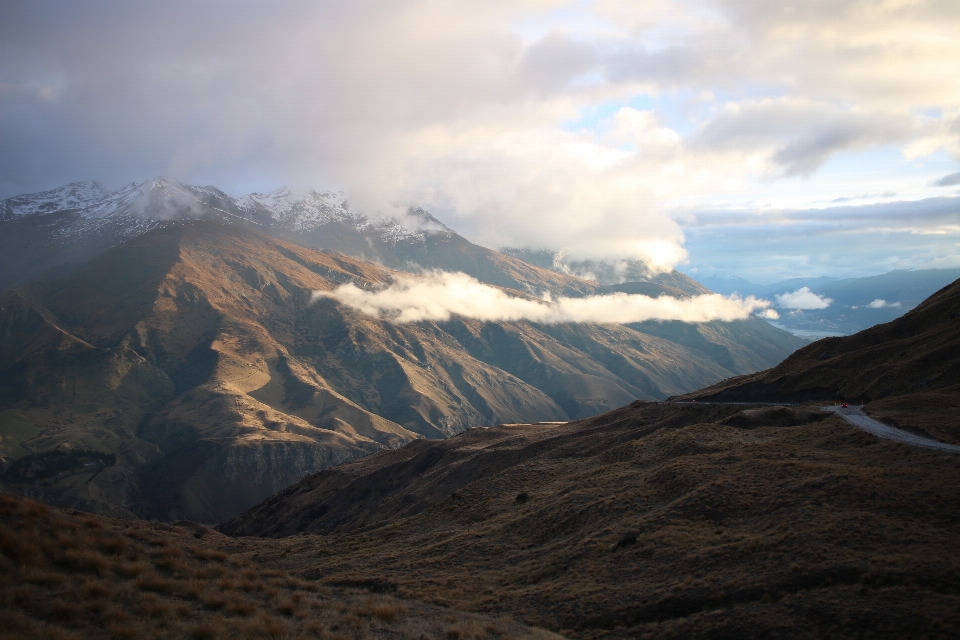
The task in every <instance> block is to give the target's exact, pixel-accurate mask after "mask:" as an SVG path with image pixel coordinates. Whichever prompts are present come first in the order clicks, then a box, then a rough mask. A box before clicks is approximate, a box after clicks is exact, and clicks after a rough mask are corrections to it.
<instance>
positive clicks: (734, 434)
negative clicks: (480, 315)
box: [221, 402, 960, 638]
mask: <svg viewBox="0 0 960 640" xmlns="http://www.w3.org/2000/svg"><path fill="white" fill-rule="evenodd" d="M221 530H222V531H224V532H226V533H229V534H231V535H248V536H249V535H266V536H288V537H280V538H278V539H275V540H262V541H261V542H260V543H259V544H265V545H266V544H273V545H275V547H273V548H275V549H277V552H275V553H276V554H278V555H274V556H273V557H274V558H275V559H274V560H272V561H269V562H267V565H266V566H270V567H272V568H278V569H293V568H297V569H299V570H300V571H303V572H304V573H303V575H304V576H306V577H309V578H313V579H317V580H320V581H322V582H326V583H330V584H334V583H349V584H356V585H368V587H369V588H372V589H376V590H377V591H379V592H390V593H394V594H395V595H397V596H398V597H404V598H413V599H418V600H423V601H426V602H429V603H433V604H441V605H444V606H450V607H453V608H458V609H465V610H471V611H477V612H499V613H509V614H510V615H512V616H514V617H516V618H517V619H520V620H523V621H524V622H526V623H528V624H535V625H538V626H543V627H546V628H550V629H553V630H557V631H560V632H561V633H562V634H563V635H565V636H568V637H579V638H599V637H620V638H640V637H658V638H721V637H723V638H726V637H737V638H769V637H780V638H827V637H832V638H855V637H888V638H897V637H944V638H946V637H955V635H956V634H957V633H960V618H958V616H957V613H956V612H957V611H958V610H960V609H958V607H960V552H958V550H957V547H956V544H955V541H956V537H957V534H958V530H960V457H958V456H954V455H951V454H944V453H938V452H933V451H927V450H911V449H909V448H907V447H906V446H903V445H899V444H894V443H890V442H886V441H882V440H878V439H876V438H874V437H873V436H871V435H869V434H866V433H864V432H862V431H859V430H857V429H856V428H854V427H852V426H851V425H849V424H847V423H845V422H843V421H842V420H841V419H839V418H837V417H836V416H833V415H829V414H826V413H821V412H818V411H817V408H816V407H806V408H784V407H779V408H778V407H750V406H739V405H738V406H730V405H726V406H723V405H703V406H697V405H694V404H688V405H681V404H670V403H642V402H639V403H636V404H634V405H632V406H630V407H625V408H623V409H620V410H617V411H614V412H611V413H608V414H604V415H603V416H598V417H596V418H591V419H588V420H584V421H580V422H574V423H570V424H567V425H560V426H558V425H518V426H501V427H494V428H490V429H471V430H470V431H468V432H466V433H464V434H462V435H460V436H457V437H455V438H452V439H449V440H446V441H442V442H436V441H434V442H428V441H418V442H416V443H412V444H410V445H407V446H406V447H403V448H402V449H399V450H397V451H391V452H384V453H379V454H375V455H373V456H368V457H366V458H363V459H361V460H357V461H355V462H352V463H349V464H346V465H341V466H339V467H336V468H334V469H331V470H328V471H324V472H321V473H320V474H317V475H315V476H313V477H310V478H307V479H305V480H304V481H302V482H301V483H299V484H297V485H295V486H294V487H291V488H290V489H288V490H286V491H284V492H282V493H280V494H279V495H277V496H275V497H274V498H271V499H270V500H268V501H266V502H264V503H263V504H261V505H259V506H258V507H256V508H254V509H252V510H250V511H248V512H247V513H245V514H243V515H241V516H240V517H238V518H236V519H234V520H232V521H231V522H229V523H226V524H225V525H223V526H222V527H221ZM295 533H306V534H314V535H313V536H312V537H304V536H303V535H290V534H295ZM316 534H321V535H319V536H318V535H316ZM244 540H250V539H249V538H244ZM284 554H285V555H284Z"/></svg>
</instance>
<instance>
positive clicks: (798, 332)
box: [767, 320, 852, 342]
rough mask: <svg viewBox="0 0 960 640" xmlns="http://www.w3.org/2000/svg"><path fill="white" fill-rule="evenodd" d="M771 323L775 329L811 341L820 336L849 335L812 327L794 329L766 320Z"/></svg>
mask: <svg viewBox="0 0 960 640" xmlns="http://www.w3.org/2000/svg"><path fill="white" fill-rule="evenodd" d="M767 322H769V323H770V324H771V325H773V326H774V327H776V328H777V329H783V330H784V331H789V332H790V333H792V334H793V335H795V336H797V337H798V338H803V339H805V340H809V341H810V342H813V341H814V340H819V339H820V338H835V337H837V336H849V335H852V334H850V333H841V332H839V331H813V330H812V329H794V328H793V327H788V326H785V325H782V324H780V323H779V322H772V321H770V320H767Z"/></svg>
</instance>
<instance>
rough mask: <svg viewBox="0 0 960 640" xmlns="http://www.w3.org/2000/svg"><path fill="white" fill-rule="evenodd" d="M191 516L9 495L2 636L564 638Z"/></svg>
mask: <svg viewBox="0 0 960 640" xmlns="http://www.w3.org/2000/svg"><path fill="white" fill-rule="evenodd" d="M248 549H249V545H243V544H237V543H236V542H234V541H231V540H229V539H228V538H225V537H224V536H221V535H219V534H217V533H215V532H213V531H211V530H209V529H206V528H204V527H201V526H198V525H194V524H192V523H187V522H183V523H179V525H178V526H168V525H163V524H159V523H153V522H136V521H130V520H111V519H108V518H99V517H96V516H91V515H87V514H81V513H77V512H72V513H71V512H64V511H61V510H58V509H53V508H49V507H46V506H44V505H42V504H38V503H36V502H32V501H29V500H23V499H20V498H17V497H14V496H11V495H8V494H0V638H43V639H45V640H46V639H50V640H53V639H63V638H80V637H83V638H137V639H146V638H206V639H210V640H214V639H218V638H223V639H224V640H226V639H227V638H277V637H281V638H304V637H310V638H316V637H322V638H424V639H427V638H429V639H441V638H464V639H466V638H471V639H472V638H478V639H479V638H490V639H493V638H503V637H511V638H541V639H544V640H546V639H547V638H555V637H556V636H554V635H553V634H551V633H548V632H545V631H541V630H537V629H531V628H529V627H525V626H523V625H521V624H517V623H515V622H512V621H510V620H506V619H502V618H494V617H490V616H482V615H476V614H467V613H463V612H459V611H451V610H449V609H442V608H440V607H435V606H434V607H431V606H428V605H424V604H421V603H417V602H409V601H403V600H399V599H397V598H394V597H392V596H389V595H371V594H365V593H363V592H358V591H356V590H349V589H347V590H345V589H338V588H332V587H329V586H326V585H320V584H317V583H316V582H314V581H309V580H304V579H303V578H300V577H298V576H297V575H296V574H295V573H294V572H286V571H276V570H268V569H263V568H262V567H260V566H258V564H257V563H256V562H254V561H252V560H251V559H250V557H249V555H250V554H249V552H248Z"/></svg>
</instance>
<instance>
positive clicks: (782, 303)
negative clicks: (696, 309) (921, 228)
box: [698, 269, 960, 337]
mask: <svg viewBox="0 0 960 640" xmlns="http://www.w3.org/2000/svg"><path fill="white" fill-rule="evenodd" d="M957 278H960V269H915V270H903V269H900V270H896V271H890V272H889V273H884V274H881V275H877V276H869V277H864V278H833V277H829V276H822V277H818V278H791V279H789V280H781V281H779V282H774V283H772V284H768V285H758V284H754V283H752V282H750V281H748V280H744V279H743V278H738V277H736V276H705V277H700V278H699V279H698V282H700V283H701V284H703V285H704V286H706V287H708V288H710V289H711V290H713V291H716V292H717V293H722V294H724V295H730V294H734V293H738V294H740V295H745V296H746V295H754V296H758V297H763V298H770V299H772V300H773V301H774V302H775V305H776V306H777V307H778V308H779V310H780V315H781V317H780V320H779V322H778V323H777V325H778V326H781V327H784V328H786V329H788V330H790V331H794V332H796V333H797V335H801V336H805V337H807V336H815V337H822V336H826V335H850V334H853V333H856V332H857V331H862V330H863V329H866V328H868V327H872V326H874V325H877V324H882V323H885V322H890V321H891V320H893V319H895V318H899V317H900V316H902V315H903V314H905V313H906V312H908V311H910V310H911V309H913V308H914V307H916V306H917V305H918V304H920V302H921V301H923V300H924V299H926V298H927V297H929V296H931V295H933V293H934V292H936V291H938V290H939V289H941V288H943V287H945V286H946V285H948V284H950V283H951V282H953V281H954V280H956V279H957ZM803 288H806V289H808V290H809V291H810V293H812V294H813V295H815V296H818V297H819V298H820V299H821V300H822V301H823V302H818V303H817V305H816V306H821V305H822V306H823V308H800V309H797V308H793V306H796V305H795V304H793V306H791V304H792V303H791V302H790V301H789V298H790V294H795V293H796V292H797V291H799V290H802V289H803ZM800 306H803V305H800Z"/></svg>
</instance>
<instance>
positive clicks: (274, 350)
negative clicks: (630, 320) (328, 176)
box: [0, 222, 788, 522]
mask: <svg viewBox="0 0 960 640" xmlns="http://www.w3.org/2000/svg"><path fill="white" fill-rule="evenodd" d="M511 260H512V259H511ZM515 262H519V261H515ZM518 268H519V267H518ZM524 269H526V271H524V272H523V274H525V275H524V277H532V276H531V274H534V272H536V273H539V271H542V270H537V268H536V267H532V266H529V265H527V267H524ZM395 273H396V272H393V271H390V270H387V269H385V268H383V267H381V266H378V265H374V264H371V263H366V262H362V261H359V260H356V259H353V258H347V257H345V256H342V255H331V254H325V253H321V252H317V251H314V250H311V249H305V248H303V247H299V246H297V245H294V244H291V243H288V242H285V241H282V240H277V239H275V238H272V237H269V236H265V235H262V234H258V233H255V232H252V231H249V230H244V229H240V228H236V227H229V226H223V225H219V224H215V223H210V222H191V223H184V224H180V225H168V226H165V227H162V228H158V229H156V230H154V231H151V232H149V233H147V234H145V235H142V236H140V237H138V238H136V239H135V240H133V241H131V242H129V243H127V244H124V245H121V246H119V247H117V248H115V249H112V250H110V251H108V252H106V253H104V254H102V255H100V256H99V257H97V258H96V259H94V260H92V261H91V262H89V263H87V264H85V265H83V266H81V267H78V268H76V269H73V270H70V271H69V272H61V273H60V274H59V275H58V276H57V277H55V278H51V279H48V280H45V281H40V282H34V283H32V284H30V285H29V286H27V287H24V288H22V289H20V290H17V291H12V292H6V293H4V294H2V296H0V437H2V438H3V440H0V455H2V456H3V465H4V466H5V467H9V466H10V465H14V464H19V465H20V466H19V467H17V468H16V469H15V470H14V471H10V472H9V473H8V472H6V471H5V472H4V475H3V478H2V481H3V483H4V484H6V485H7V486H10V487H14V488H16V490H17V491H20V492H22V493H24V494H26V495H30V496H34V497H36V498H39V499H43V500H46V501H49V502H51V503H53V504H57V505H61V506H70V507H74V508H82V509H85V510H91V511H97V512H100V513H105V514H111V515H116V516H120V515H126V516H131V515H138V516H147V517H158V518H163V519H167V520H176V519H180V518H189V519H193V520H197V521H203V522H216V521H221V520H225V519H227V518H229V517H232V516H233V515H236V514H237V513H239V512H240V511H242V510H243V509H246V508H248V507H250V506H252V505H254V504H256V503H257V502H259V501H261V500H263V499H265V498H267V497H268V496H270V495H272V494H273V493H275V492H277V491H279V490H281V489H283V488H284V487H286V486H289V485H290V484H292V483H294V482H296V481H297V480H299V479H300V478H301V477H303V476H304V475H307V474H309V473H312V472H315V471H318V470H320V469H324V468H327V467H330V466H332V465H334V464H337V463H339V462H344V461H347V460H351V459H353V458H356V457H358V456H361V455H364V454H367V453H370V452H373V451H379V450H382V449H385V448H386V449H389V448H395V447H398V446H400V445H402V444H404V443H406V442H409V441H411V440H413V439H416V438H419V437H428V438H442V437H447V436H450V435H454V434H456V433H459V432H462V431H463V430H465V429H467V428H469V427H471V426H475V425H490V424H496V423H498V422H531V421H537V420H558V421H565V420H569V419H575V418H583V417H587V416H591V415H596V414H598V413H602V412H603V411H607V410H610V409H613V408H615V407H617V406H622V405H624V404H627V403H629V402H631V401H633V400H635V399H637V398H645V399H653V398H662V397H666V396H667V395H670V394H676V393H682V392H684V391H688V390H690V389H694V388H697V387H699V386H702V385H703V384H704V383H706V382H711V381H716V380H720V379H723V378H724V377H728V376H729V375H731V374H732V373H733V372H736V371H749V370H752V369H756V368H758V366H763V363H770V362H771V361H776V360H778V359H779V358H780V357H782V356H783V355H785V353H786V351H787V350H788V349H785V348H784V346H783V345H782V344H777V343H776V342H775V341H765V340H764V339H758V340H755V341H754V342H756V344H757V346H756V348H753V347H751V346H750V343H751V339H750V336H753V335H756V336H765V335H766V334H764V333H763V330H769V331H774V330H773V329H772V328H769V327H767V326H766V325H764V327H765V329H764V327H760V328H754V327H752V325H750V324H749V323H744V328H740V329H736V331H745V333H743V335H741V336H740V339H739V342H738V341H737V340H726V341H724V340H725V339H724V338H722V337H720V335H721V334H720V333H717V332H716V331H714V329H712V328H711V325H702V326H700V325H696V326H693V333H694V334H695V335H693V334H691V336H692V337H691V336H684V337H682V338H676V337H673V336H668V337H666V338H661V337H658V336H652V335H650V334H648V333H643V332H641V331H637V330H635V329H631V328H629V327H623V326H617V325H564V326H558V327H549V326H546V327H545V326H535V325H531V324H529V323H482V322H477V321H472V320H466V319H454V320H451V321H450V322H446V323H417V324H410V325H395V324H392V323H390V322H386V321H383V320H379V319H376V318H372V317H369V316H365V315H363V314H360V313H359V312H356V311H354V310H352V309H350V308H347V307H344V306H342V305H340V304H339V303H337V302H336V301H334V300H332V299H321V300H319V301H317V302H315V303H311V296H312V293H313V291H315V290H331V289H333V288H335V287H336V286H338V285H340V284H343V283H346V282H353V283H356V284H357V285H358V286H361V287H377V286H381V285H383V284H385V283H387V282H388V281H389V280H390V279H391V278H392V277H394V275H395ZM540 275H541V276H542V278H543V282H545V283H546V285H545V286H548V285H549V286H553V285H551V284H550V283H554V284H556V286H558V287H560V286H561V285H562V283H564V282H567V281H570V280H571V278H570V277H569V276H564V275H562V274H556V273H553V272H547V271H544V272H543V273H542V274H540ZM518 277H519V276H518ZM572 280H575V279H572ZM562 286H566V285H562ZM585 286H586V285H585ZM758 322H759V321H758ZM733 324H737V323H733ZM760 324H761V325H762V324H763V323H762V322H760ZM711 332H713V333H711ZM714 334H716V336H717V337H711V338H710V339H711V340H715V341H716V343H714V342H710V340H707V339H706V338H704V335H706V336H708V337H710V336H713V335H714ZM684 342H689V343H690V344H691V345H693V346H692V347H688V346H684ZM724 345H727V346H724ZM720 362H722V363H723V364H720ZM758 363H760V364H759V365H758ZM77 451H94V452H99V453H101V454H105V455H108V456H114V458H104V460H103V461H102V464H101V463H97V464H93V465H91V466H84V465H87V464H88V463H89V462H92V460H88V459H87V458H84V457H83V456H84V455H86V454H77V453H70V452H77ZM64 456H66V458H64ZM21 458H23V459H27V458H29V460H28V461H26V462H23V463H16V460H18V459H21ZM61 458H63V460H61ZM110 460H113V462H109V461H110ZM71 461H72V462H71ZM108 462H109V464H108ZM61 463H62V464H67V466H68V467H69V469H66V470H62V472H61V470H59V469H60V467H58V466H57V465H61ZM74 463H75V464H74ZM71 464H72V465H73V466H70V465H71ZM25 465H26V466H25ZM27 467H29V469H28V468H27ZM18 469H19V470H18ZM55 469H57V470H58V471H56V473H54V470H55ZM8 471H9V470H8Z"/></svg>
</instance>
